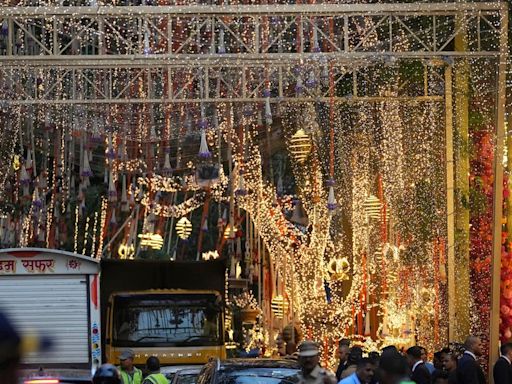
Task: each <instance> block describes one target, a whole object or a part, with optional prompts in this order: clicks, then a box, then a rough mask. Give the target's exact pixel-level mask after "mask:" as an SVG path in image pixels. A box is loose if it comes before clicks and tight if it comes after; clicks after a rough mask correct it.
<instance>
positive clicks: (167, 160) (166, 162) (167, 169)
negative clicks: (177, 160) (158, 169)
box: [162, 148, 172, 176]
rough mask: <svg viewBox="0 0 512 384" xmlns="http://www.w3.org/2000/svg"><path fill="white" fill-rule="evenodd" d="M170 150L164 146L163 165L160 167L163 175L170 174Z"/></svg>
mask: <svg viewBox="0 0 512 384" xmlns="http://www.w3.org/2000/svg"><path fill="white" fill-rule="evenodd" d="M170 151H171V149H170V148H165V159H164V167H163V168H162V173H163V174H164V176H170V175H171V174H172V167H171V158H170V156H171V155H170Z"/></svg>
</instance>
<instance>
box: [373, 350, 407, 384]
mask: <svg viewBox="0 0 512 384" xmlns="http://www.w3.org/2000/svg"><path fill="white" fill-rule="evenodd" d="M406 374H407V362H406V361H405V358H404V357H403V356H402V355H400V353H398V352H396V351H395V352H393V351H391V350H388V351H386V352H385V353H384V351H383V353H382V355H381V357H380V361H379V383H380V384H395V383H396V382H397V381H398V380H400V379H401V378H403V377H404V376H405V375H406Z"/></svg>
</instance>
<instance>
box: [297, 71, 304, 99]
mask: <svg viewBox="0 0 512 384" xmlns="http://www.w3.org/2000/svg"><path fill="white" fill-rule="evenodd" d="M303 91H304V87H303V85H302V76H301V75H298V76H297V83H296V84H295V93H296V94H297V95H301V94H302V92H303Z"/></svg>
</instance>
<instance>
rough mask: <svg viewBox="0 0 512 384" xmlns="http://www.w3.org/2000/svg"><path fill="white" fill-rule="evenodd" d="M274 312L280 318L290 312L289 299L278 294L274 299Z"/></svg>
mask: <svg viewBox="0 0 512 384" xmlns="http://www.w3.org/2000/svg"><path fill="white" fill-rule="evenodd" d="M271 308H272V312H274V316H275V317H276V318H278V319H283V318H284V314H285V313H286V312H288V301H287V300H285V298H284V297H283V296H282V295H278V296H276V297H274V298H273V299H272V304H271Z"/></svg>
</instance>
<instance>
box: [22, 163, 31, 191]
mask: <svg viewBox="0 0 512 384" xmlns="http://www.w3.org/2000/svg"><path fill="white" fill-rule="evenodd" d="M20 184H21V185H22V187H23V196H25V197H28V195H29V186H30V177H29V175H28V173H27V169H26V168H25V165H22V166H21V172H20Z"/></svg>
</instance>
